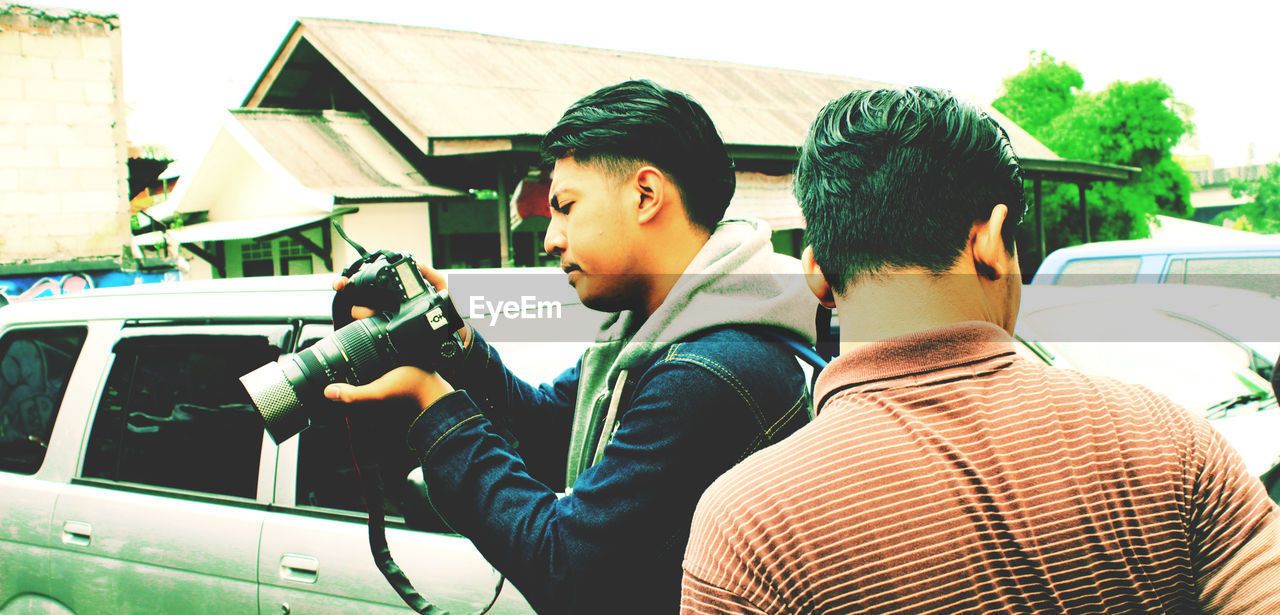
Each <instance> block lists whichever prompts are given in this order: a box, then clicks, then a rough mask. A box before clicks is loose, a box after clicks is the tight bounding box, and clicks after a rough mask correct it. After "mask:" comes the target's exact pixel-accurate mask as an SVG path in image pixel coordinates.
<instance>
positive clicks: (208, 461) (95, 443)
mask: <svg viewBox="0 0 1280 615" xmlns="http://www.w3.org/2000/svg"><path fill="white" fill-rule="evenodd" d="M248 329H250V328H248V327H238V328H236V330H235V332H234V333H233V332H228V333H227V334H212V333H210V334H204V333H191V334H185V333H183V334H173V335H140V336H137V337H126V338H124V339H122V340H121V341H120V342H118V343H117V344H116V347H115V362H114V363H113V365H112V367H111V371H110V373H109V374H108V376H107V382H106V388H105V390H104V392H103V394H102V398H101V401H100V402H99V404H98V410H97V414H96V415H95V417H94V420H93V426H92V428H91V430H90V432H89V444H88V450H87V452H86V455H85V462H84V468H83V471H82V475H83V476H84V477H87V478H100V479H107V480H113V481H120V482H126V483H134V484H139V485H148V486H156V487H166V488H172V489H182V490H188V491H195V492H200V493H206V494H216V495H225V496H235V497H242V498H253V497H254V496H255V495H256V493H255V492H256V490H257V478H258V466H259V463H260V455H261V448H262V436H263V425H262V420H261V419H260V418H259V417H258V414H257V411H256V410H255V409H254V407H253V405H252V403H251V402H250V401H249V396H248V394H247V393H246V392H245V390H244V387H243V386H241V385H240V382H239V378H240V376H242V375H244V374H246V373H248V372H250V371H252V370H254V369H256V368H258V367H260V366H262V365H264V364H266V363H267V362H269V361H272V360H275V359H276V358H277V357H278V356H279V354H280V350H279V349H280V347H281V344H282V343H283V342H284V340H285V339H287V336H288V335H289V333H288V331H289V329H288V327H284V326H279V327H266V326H264V327H257V328H256V329H258V330H257V331H250V330H248Z"/></svg>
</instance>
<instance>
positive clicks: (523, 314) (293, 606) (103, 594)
mask: <svg viewBox="0 0 1280 615" xmlns="http://www.w3.org/2000/svg"><path fill="white" fill-rule="evenodd" d="M555 273H557V274H559V272H558V271H556V272H555ZM331 279H332V278H331V276H306V277H289V278H254V279H238V280H219V281H213V282H195V283H180V284H155V285H143V286H137V287H131V288H117V289H103V290H97V291H90V292H85V293H80V294H75V295H68V296H64V297H57V298H49V299H39V300H35V301H31V302H25V303H14V304H11V305H7V306H3V307H0V613H10V612H17V613H35V612H38V613H58V614H65V613H113V614H125V613H145V614H148V615H150V614H155V613H217V614H225V613H271V614H276V613H290V612H299V613H303V612H306V613H353V614H356V613H359V614H368V613H391V612H408V608H407V607H406V606H405V605H404V603H403V602H402V601H401V600H400V598H399V597H398V596H397V595H396V594H395V593H394V592H393V590H392V589H391V588H390V587H389V586H388V584H387V582H386V580H385V579H384V578H383V577H382V576H381V574H380V573H379V572H378V570H377V569H376V568H375V566H374V563H373V559H372V556H371V555H370V551H369V544H368V536H367V534H368V532H367V528H366V525H365V521H366V518H367V515H366V514H365V512H364V505H363V502H362V499H361V497H360V495H359V490H358V482H357V476H356V472H355V470H354V468H353V464H352V462H351V457H350V454H349V451H348V444H347V440H346V434H345V431H344V428H343V427H342V418H341V416H338V415H333V416H326V415H324V414H323V413H316V414H315V415H313V416H312V426H311V427H310V428H309V429H307V430H306V431H304V432H302V433H301V434H299V435H298V436H296V437H293V438H291V439H288V440H286V441H284V442H283V443H281V444H280V445H277V444H276V443H275V442H273V441H272V439H271V438H269V437H268V436H267V434H266V432H265V431H264V429H263V425H262V421H261V419H260V417H259V416H258V414H257V413H256V411H255V409H254V408H253V406H252V405H250V403H249V398H248V396H247V394H246V393H245V391H244V389H243V387H242V386H241V385H240V383H239V381H238V378H239V377H240V376H242V375H244V374H245V373H247V372H250V371H252V370H253V369H255V368H257V367H259V366H261V365H263V364H264V363H266V362H268V361H272V360H275V359H276V358H277V357H278V356H280V355H281V354H282V353H285V352H293V351H295V350H297V349H299V348H301V347H304V346H305V345H307V344H309V343H313V342H314V341H315V340H316V338H319V337H321V336H324V335H326V334H328V333H330V332H331V331H332V325H331V324H329V323H328V322H327V321H329V318H330V302H331V300H332V297H333V293H332V291H331V290H329V286H330V283H331ZM451 279H452V278H451ZM487 279H488V278H486V277H484V276H477V277H476V278H474V279H469V280H468V283H474V284H479V287H483V286H484V285H485V283H486V282H485V280H487ZM511 279H512V277H511V274H508V275H507V276H506V277H502V278H493V283H494V284H495V285H499V286H502V287H509V286H511V283H510V280H511ZM519 279H521V280H525V279H529V280H532V282H531V284H533V287H536V288H539V289H542V290H544V291H546V292H549V293H551V294H553V295H554V294H555V293H557V292H561V291H562V290H563V289H568V287H567V285H566V284H565V281H564V279H563V275H562V274H560V275H557V276H555V277H551V276H546V277H542V276H538V275H537V274H525V275H521V276H520V277H519ZM459 285H460V286H466V285H467V284H461V283H460V284H459ZM504 290H507V291H509V290H511V289H510V288H504ZM471 292H475V291H474V290H473V291H471ZM489 294H490V295H491V296H495V295H499V294H501V293H500V292H494V293H489ZM567 297H572V298H573V299H574V300H575V301H576V297H573V295H572V290H571V289H570V290H569V291H568V294H567ZM490 301H491V302H493V301H496V299H493V298H490ZM515 301H516V302H517V304H519V300H518V299H516V300H515ZM508 305H509V301H508ZM539 305H541V303H535V304H534V309H535V310H536V309H537V308H538V306H539ZM468 307H469V306H468ZM460 310H461V311H463V312H464V316H468V315H470V316H477V315H479V316H481V318H483V319H484V320H485V325H484V330H485V331H486V335H487V337H488V339H490V341H491V342H492V344H493V345H494V346H495V347H496V348H498V349H499V351H500V352H503V353H504V358H505V359H506V361H507V363H508V365H509V366H512V369H513V371H515V372H516V373H517V374H520V375H523V376H527V377H528V379H530V380H534V381H542V380H544V379H547V378H550V377H551V376H553V375H554V374H556V373H558V371H560V370H562V369H564V368H567V367H569V366H570V365H571V364H572V363H573V361H575V360H576V359H577V357H578V355H579V353H580V352H581V350H582V348H583V347H585V346H586V345H587V343H588V342H589V341H590V332H591V331H592V330H593V328H594V326H595V323H596V322H598V317H596V316H594V313H592V312H589V311H587V310H585V309H584V308H582V307H581V306H573V305H568V306H566V307H565V308H564V312H563V313H561V314H556V315H554V316H552V315H543V314H534V315H533V316H529V315H528V313H527V312H528V311H527V310H523V308H520V309H514V308H513V309H510V310H504V311H503V312H502V315H501V318H492V317H491V315H487V314H468V311H469V310H468V309H467V307H463V306H460ZM473 320H476V322H477V324H479V319H473ZM556 327H561V328H562V330H557V329H556ZM565 327H568V329H564V328H565ZM568 330H573V331H581V332H582V333H580V334H579V333H574V334H572V335H568V334H566V331H568ZM537 331H547V332H544V333H536V332H537ZM566 335H567V337H566ZM553 336H554V337H553ZM560 339H567V340H569V341H567V342H564V343H549V342H551V341H554V340H560ZM397 444H398V443H397ZM403 464H404V465H403V468H402V469H403V470H404V471H406V472H407V471H408V470H409V469H410V468H412V467H413V465H414V464H415V462H414V461H413V459H412V457H411V456H410V455H409V454H408V452H407V447H405V449H404V461H403ZM401 477H402V478H401V481H399V482H397V481H392V484H388V485H387V492H388V493H387V496H388V497H387V499H388V503H387V515H388V531H387V535H388V536H387V537H388V540H389V542H390V546H391V550H392V553H393V555H394V556H395V559H396V562H397V563H398V564H399V565H400V566H401V568H403V570H404V571H405V573H406V574H407V576H408V578H409V579H410V580H411V581H412V582H413V583H414V584H415V586H416V587H417V589H418V591H419V592H420V593H421V594H422V595H424V596H425V597H426V598H427V599H428V600H429V601H431V602H432V603H433V604H435V605H437V606H439V607H442V608H444V609H447V610H448V611H450V612H453V613H476V612H478V611H480V610H481V609H482V608H483V607H484V606H485V605H486V604H488V603H489V602H490V600H492V599H493V598H494V592H495V589H496V587H497V585H498V584H499V578H500V576H499V574H498V573H497V572H496V571H495V570H494V569H493V568H492V567H490V566H489V564H488V563H487V562H486V561H485V560H484V559H483V558H482V557H481V556H480V555H479V553H478V552H477V551H476V550H475V548H474V547H473V546H472V545H471V543H470V541H468V540H467V539H465V538H463V537H460V536H458V535H456V534H453V533H451V532H449V531H448V529H447V528H446V527H444V525H443V524H441V523H438V522H436V523H434V526H435V529H434V531H414V530H411V529H409V528H408V527H407V526H406V524H405V523H404V521H403V518H402V514H401V512H402V511H401V509H402V508H403V507H404V506H406V505H412V501H411V502H409V503H408V504H406V502H404V501H403V500H402V498H401V496H402V495H404V493H405V492H411V491H412V490H411V489H405V488H404V486H403V485H404V483H403V475H401ZM410 499H411V500H412V498H410ZM490 612H491V613H508V614H515V613H530V612H532V610H531V609H530V607H529V606H528V604H527V603H526V602H525V600H524V599H523V598H522V597H521V596H520V594H519V593H518V592H517V591H516V590H515V588H514V587H512V585H511V584H510V583H506V584H505V585H504V586H503V588H502V590H501V593H500V594H499V595H498V596H497V602H496V604H495V605H494V607H493V609H492V610H491V611H490Z"/></svg>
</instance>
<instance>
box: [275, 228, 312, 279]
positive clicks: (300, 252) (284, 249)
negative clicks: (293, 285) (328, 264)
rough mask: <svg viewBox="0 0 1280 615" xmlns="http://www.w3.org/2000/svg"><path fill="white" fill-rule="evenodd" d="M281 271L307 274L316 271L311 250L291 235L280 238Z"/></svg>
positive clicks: (291, 273) (286, 273) (289, 273)
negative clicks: (312, 264)
mask: <svg viewBox="0 0 1280 615" xmlns="http://www.w3.org/2000/svg"><path fill="white" fill-rule="evenodd" d="M279 241H280V243H279V248H280V272H281V273H282V274H284V275H307V274H310V273H314V272H313V271H312V266H311V252H309V251H308V250H307V249H306V248H305V247H303V245H302V244H301V243H298V242H297V241H294V240H293V239H291V238H289V237H282V238H280V240H279Z"/></svg>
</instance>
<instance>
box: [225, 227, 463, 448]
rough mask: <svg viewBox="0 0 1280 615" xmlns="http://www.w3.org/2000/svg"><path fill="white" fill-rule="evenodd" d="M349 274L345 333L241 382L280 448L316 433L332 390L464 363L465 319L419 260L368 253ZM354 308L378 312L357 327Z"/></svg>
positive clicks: (341, 312)
mask: <svg viewBox="0 0 1280 615" xmlns="http://www.w3.org/2000/svg"><path fill="white" fill-rule="evenodd" d="M343 275H345V276H346V277H347V278H348V279H349V282H348V284H347V285H346V286H345V287H344V288H343V289H342V290H341V291H340V292H339V293H338V295H337V297H335V299H334V306H333V313H334V326H335V327H340V328H338V329H336V330H335V331H334V332H333V333H331V334H329V335H328V336H325V337H324V338H321V339H320V340H319V341H318V342H316V343H315V344H314V345H312V346H310V347H308V348H306V349H305V350H301V351H298V352H295V353H292V354H287V355H284V356H282V357H280V358H279V359H277V360H275V361H272V362H271V363H268V364H266V365H263V366H262V367H259V368H258V369H255V370H253V371H252V372H249V373H248V374H245V375H244V376H241V377H240V383H241V384H243V385H244V388H245V390H246V391H248V392H249V398H250V399H251V400H252V401H253V405H254V407H255V408H257V410H258V414H260V415H262V420H263V422H264V423H265V424H266V427H267V433H269V434H270V435H271V439H272V440H274V441H275V442H276V444H279V443H281V442H284V441H285V440H288V439H289V438H291V437H293V436H294V435H295V434H297V433H299V432H301V431H302V430H304V429H306V428H307V427H308V426H310V424H311V415H310V413H309V411H308V408H311V409H315V408H320V407H326V406H325V405H326V404H328V403H329V402H328V400H326V399H325V398H324V388H325V387H326V386H328V385H329V384H331V383H335V382H346V383H349V384H355V385H361V384H368V383H369V382H372V381H374V380H376V379H377V378H379V377H380V376H382V375H383V374H386V373H387V372H389V371H391V369H392V368H395V367H399V366H401V365H416V366H418V367H421V368H423V369H427V370H430V371H441V370H442V368H446V367H448V366H449V363H450V362H452V361H454V360H456V359H459V358H461V356H462V337H461V335H460V333H459V331H460V330H461V329H462V327H463V323H462V317H461V316H459V315H458V311H457V309H456V308H455V307H454V305H453V301H452V300H451V299H450V298H449V293H448V291H437V290H436V288H435V287H434V286H432V285H431V284H430V283H428V282H427V281H426V280H424V279H423V278H422V273H421V272H419V271H418V265H417V263H415V262H414V260H413V258H412V257H410V256H407V255H403V254H398V253H395V252H388V251H385V250H383V251H378V252H372V253H368V254H366V255H364V256H363V257H362V258H360V260H357V261H356V262H355V263H352V265H351V266H350V267H348V268H347V270H346V271H345V272H344V273H343ZM355 305H362V306H367V307H371V308H373V309H374V310H375V312H377V313H376V314H375V315H373V316H370V317H369V318H362V319H360V320H355V321H351V318H350V312H351V306H355Z"/></svg>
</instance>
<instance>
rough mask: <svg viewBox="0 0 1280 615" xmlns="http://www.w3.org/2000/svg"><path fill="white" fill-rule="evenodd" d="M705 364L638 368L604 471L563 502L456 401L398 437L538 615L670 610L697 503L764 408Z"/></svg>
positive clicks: (730, 377) (751, 438) (466, 400)
mask: <svg viewBox="0 0 1280 615" xmlns="http://www.w3.org/2000/svg"><path fill="white" fill-rule="evenodd" d="M704 361H709V360H704ZM710 363H711V364H710V365H707V364H705V363H704V364H699V363H698V362H695V361H680V360H662V361H658V362H657V363H655V364H654V365H653V366H651V367H649V368H648V369H647V370H645V371H644V373H643V374H642V375H641V377H640V378H639V380H638V381H637V383H636V385H635V391H636V394H635V396H634V398H633V399H632V400H631V405H630V408H629V409H627V410H626V411H624V413H623V414H622V416H621V417H620V420H619V427H618V429H617V431H616V433H615V436H614V439H613V441H612V442H611V443H610V444H609V445H608V446H607V447H606V448H605V451H604V455H603V457H602V459H601V461H600V462H599V463H597V464H596V465H594V466H592V467H591V468H589V469H588V470H587V471H586V472H584V473H583V474H582V475H581V476H580V477H579V479H578V481H577V482H576V483H575V484H574V485H573V489H572V491H571V492H570V493H569V494H568V495H565V496H564V497H557V494H556V493H555V492H554V491H553V490H552V489H550V488H549V487H548V486H547V485H546V484H544V483H540V482H538V481H537V480H535V479H534V478H533V477H531V476H530V475H529V473H528V472H527V471H526V468H525V465H524V463H523V461H522V459H521V457H520V456H519V455H517V454H516V452H515V451H514V450H513V449H512V448H511V447H510V445H509V444H508V443H507V442H506V441H505V440H503V439H502V438H500V437H498V436H496V435H495V434H494V432H493V427H492V423H491V422H490V421H489V420H488V419H487V418H486V417H485V416H484V413H482V412H481V411H480V409H479V408H477V406H476V404H475V403H474V401H473V399H472V398H471V397H470V395H469V394H468V393H467V392H462V391H458V392H455V393H452V394H450V395H448V396H446V397H444V398H442V399H441V400H440V401H438V402H436V404H434V405H433V406H431V407H430V408H428V409H427V410H426V411H425V412H424V413H423V414H422V415H421V416H420V417H419V418H418V420H417V421H415V422H414V424H413V425H412V426H411V428H410V433H409V442H410V446H412V447H413V448H414V449H415V450H417V451H418V453H419V454H420V458H421V462H422V466H423V471H424V475H425V477H426V481H427V486H428V490H429V493H430V497H431V502H432V505H433V506H434V507H435V508H436V511H437V512H438V513H439V514H440V515H441V516H442V517H443V518H444V519H445V520H446V521H447V522H448V523H449V524H450V526H451V527H453V528H454V529H455V530H456V531H457V532H459V533H460V534H462V535H464V536H467V537H468V538H470V539H471V540H472V542H473V543H474V544H475V545H476V547H477V549H479V551H480V552H481V554H483V555H484V556H485V558H486V559H488V560H489V561H490V563H492V564H493V565H494V567H496V568H497V569H498V570H500V571H502V572H503V573H504V574H506V575H507V577H508V578H509V579H510V580H511V581H512V583H513V584H514V585H515V586H516V588H518V589H519V590H520V591H521V593H522V594H523V595H524V596H525V598H526V599H527V600H528V601H529V603H530V604H531V605H533V606H534V608H535V609H537V610H538V611H540V612H554V613H566V612H592V611H595V612H599V610H600V609H602V608H604V607H602V605H605V604H607V605H610V606H609V608H608V609H607V610H613V611H615V612H617V611H618V610H619V608H621V607H620V606H619V605H626V606H625V608H621V610H623V611H627V612H631V609H632V608H635V609H636V611H642V610H643V609H644V608H647V605H655V604H656V605H659V606H657V607H656V608H658V610H659V611H660V612H671V611H673V610H674V609H675V606H676V604H677V603H678V601H679V588H680V558H681V556H682V553H683V550H684V544H685V542H686V541H687V539H688V531H689V529H688V528H689V521H690V519H691V518H692V516H693V508H694V506H695V504H696V503H697V500H698V497H699V496H700V495H701V493H702V491H703V490H704V489H705V488H706V486H707V485H709V484H710V483H711V481H712V480H714V479H715V478H716V477H717V476H719V475H720V474H721V473H722V472H723V471H724V470H726V469H728V468H729V467H730V466H732V465H733V464H734V463H736V462H737V461H738V460H739V459H740V458H741V457H742V456H744V455H745V453H746V452H747V451H748V450H750V448H751V447H752V446H753V445H755V444H756V443H757V442H758V438H759V435H760V433H761V431H762V430H760V429H759V428H758V425H757V420H755V419H753V417H756V416H758V407H757V406H758V405H759V404H761V403H772V402H773V399H772V398H770V399H760V398H759V397H757V396H753V394H752V392H751V391H750V390H749V389H748V388H747V387H744V386H743V383H742V382H741V381H739V380H738V377H740V376H741V374H739V375H738V376H735V375H734V374H732V373H729V372H726V371H724V370H716V369H714V367H715V364H714V362H710ZM796 371H797V372H798V370H796ZM778 380H782V379H781V378H778ZM758 394H759V392H758V391H756V395H758ZM800 401H801V402H802V401H803V399H802V400H800ZM802 406H803V403H797V404H796V408H793V411H802V410H801V408H802ZM655 588H661V590H662V591H654V589H655ZM659 594H660V595H659Z"/></svg>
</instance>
